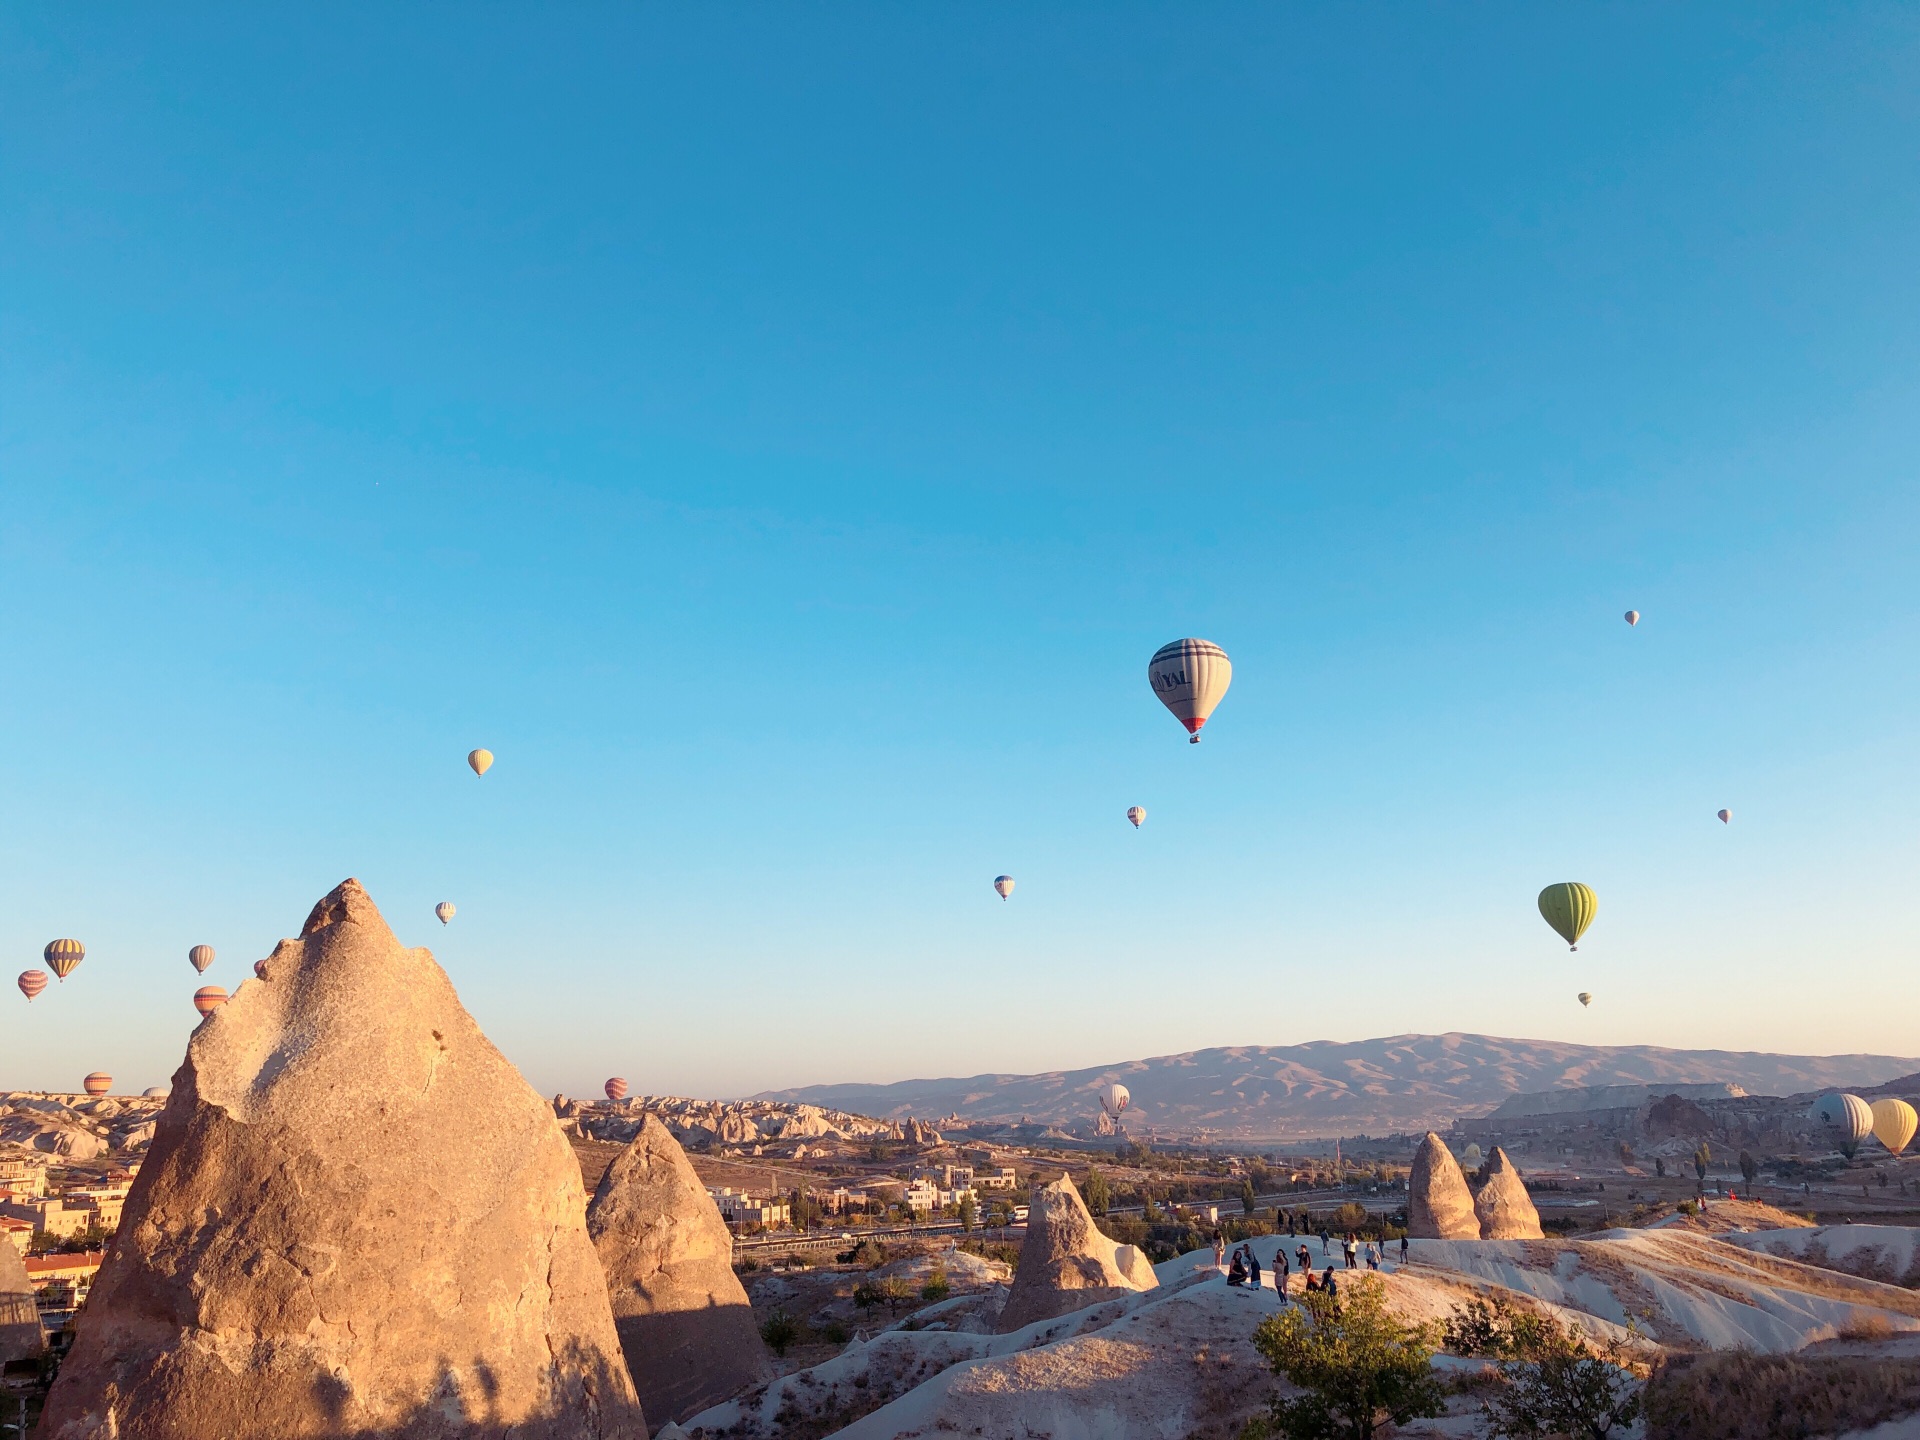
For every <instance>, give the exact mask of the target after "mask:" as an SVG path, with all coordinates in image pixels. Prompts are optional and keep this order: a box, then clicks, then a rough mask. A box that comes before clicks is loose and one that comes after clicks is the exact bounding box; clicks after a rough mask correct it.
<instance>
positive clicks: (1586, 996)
mask: <svg viewBox="0 0 1920 1440" xmlns="http://www.w3.org/2000/svg"><path fill="white" fill-rule="evenodd" d="M1579 998H1580V1003H1581V1004H1582V1005H1591V1004H1592V1003H1593V996H1592V995H1591V994H1590V993H1589V992H1587V991H1585V990H1582V991H1581V992H1580V997H1579Z"/></svg>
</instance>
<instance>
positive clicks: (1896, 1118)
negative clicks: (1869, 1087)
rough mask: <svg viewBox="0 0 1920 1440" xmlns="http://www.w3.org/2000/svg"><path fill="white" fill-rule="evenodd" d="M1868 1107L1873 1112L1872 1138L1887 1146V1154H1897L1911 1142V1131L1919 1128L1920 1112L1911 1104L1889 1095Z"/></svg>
mask: <svg viewBox="0 0 1920 1440" xmlns="http://www.w3.org/2000/svg"><path fill="white" fill-rule="evenodd" d="M1869 1108H1870V1109H1871V1110H1872V1112H1873V1138H1874V1139H1876V1140H1878V1141H1879V1142H1880V1143H1881V1144H1882V1145H1884V1146H1886V1147H1887V1153H1888V1154H1889V1155H1898V1154H1899V1153H1900V1152H1901V1151H1902V1150H1904V1149H1906V1148H1907V1146H1908V1145H1910V1144H1912V1143H1913V1132H1914V1131H1915V1130H1920V1113H1916V1112H1915V1110H1914V1108H1913V1106H1911V1105H1909V1104H1908V1103H1907V1102H1906V1101H1904V1100H1896V1099H1894V1098H1893V1097H1892V1096H1891V1095H1889V1096H1887V1097H1886V1098H1885V1099H1882V1100H1876V1101H1874V1102H1873V1104H1872V1106H1870V1107H1869Z"/></svg>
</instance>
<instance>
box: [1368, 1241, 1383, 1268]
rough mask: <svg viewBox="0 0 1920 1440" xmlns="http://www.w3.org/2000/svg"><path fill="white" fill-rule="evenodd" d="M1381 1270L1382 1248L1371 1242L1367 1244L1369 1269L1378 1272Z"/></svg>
mask: <svg viewBox="0 0 1920 1440" xmlns="http://www.w3.org/2000/svg"><path fill="white" fill-rule="evenodd" d="M1379 1268H1380V1247H1379V1246H1378V1245H1376V1244H1374V1242H1373V1241H1371V1240H1369V1241H1368V1242H1367V1269H1369V1270H1378V1269H1379Z"/></svg>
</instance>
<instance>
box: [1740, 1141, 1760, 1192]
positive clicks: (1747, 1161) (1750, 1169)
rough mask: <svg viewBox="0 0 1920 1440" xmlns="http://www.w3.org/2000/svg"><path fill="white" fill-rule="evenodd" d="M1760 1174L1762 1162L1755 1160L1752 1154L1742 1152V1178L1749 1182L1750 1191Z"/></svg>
mask: <svg viewBox="0 0 1920 1440" xmlns="http://www.w3.org/2000/svg"><path fill="white" fill-rule="evenodd" d="M1759 1174H1760V1162H1759V1161H1758V1160H1756V1159H1754V1158H1753V1155H1752V1153H1751V1152H1749V1151H1746V1150H1742V1151H1741V1152H1740V1178H1741V1179H1743V1180H1745V1181H1746V1182H1747V1188H1748V1189H1752V1188H1753V1182H1754V1180H1755V1179H1756V1178H1757V1177H1758V1176H1759Z"/></svg>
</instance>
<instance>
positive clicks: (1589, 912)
mask: <svg viewBox="0 0 1920 1440" xmlns="http://www.w3.org/2000/svg"><path fill="white" fill-rule="evenodd" d="M1599 908H1600V901H1599V898H1598V897H1597V896H1595V895H1594V893H1593V891H1591V890H1589V889H1588V888H1587V887H1586V886H1585V885H1582V884H1581V883H1580V882H1579V881H1577V880H1562V881H1561V882H1560V883H1559V884H1558V885H1549V886H1547V888H1546V889H1544V890H1542V891H1541V892H1540V918H1541V919H1542V920H1545V921H1546V922H1547V924H1549V925H1551V926H1552V927H1553V928H1554V930H1555V931H1556V932H1557V933H1558V934H1559V936H1560V938H1561V939H1562V940H1565V941H1566V942H1567V948H1568V949H1569V950H1578V949H1579V948H1580V937H1581V936H1582V935H1584V934H1586V933H1587V927H1588V926H1589V925H1591V924H1593V917H1594V914H1595V912H1596V911H1598V910H1599Z"/></svg>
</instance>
